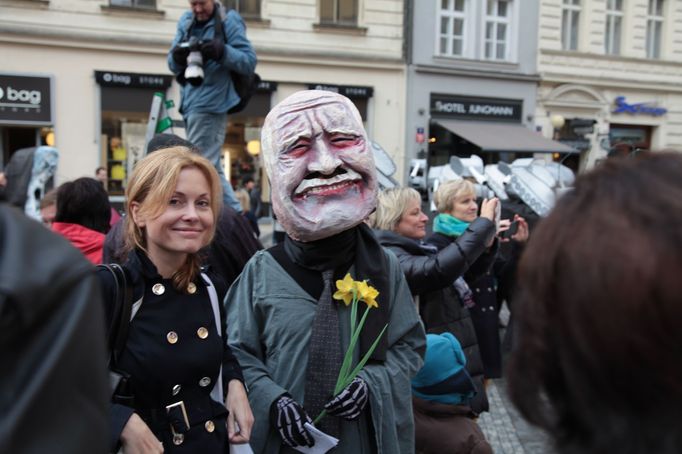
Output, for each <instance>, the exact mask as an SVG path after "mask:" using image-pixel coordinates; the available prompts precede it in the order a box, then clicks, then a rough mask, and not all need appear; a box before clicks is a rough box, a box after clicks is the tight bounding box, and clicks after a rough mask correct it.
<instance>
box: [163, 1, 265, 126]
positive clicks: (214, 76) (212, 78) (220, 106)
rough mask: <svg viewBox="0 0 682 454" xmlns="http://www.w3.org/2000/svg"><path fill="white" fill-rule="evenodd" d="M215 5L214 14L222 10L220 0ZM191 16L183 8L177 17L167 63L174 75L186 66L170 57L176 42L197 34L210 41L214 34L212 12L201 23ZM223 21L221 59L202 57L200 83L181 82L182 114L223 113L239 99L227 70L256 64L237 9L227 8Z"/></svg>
mask: <svg viewBox="0 0 682 454" xmlns="http://www.w3.org/2000/svg"><path fill="white" fill-rule="evenodd" d="M214 5H215V6H214V12H213V14H214V15H215V14H222V13H224V9H223V7H222V6H221V5H220V3H219V2H217V1H216V2H215V3H214ZM221 12H222V13H221ZM193 20H194V15H193V14H192V11H185V13H184V14H183V15H182V16H181V17H180V19H179V20H178V26H177V31H176V33H175V39H173V44H172V45H171V52H169V53H168V67H169V68H170V70H171V71H172V72H173V74H175V75H178V74H180V73H181V72H183V71H184V70H185V66H180V65H178V64H177V63H176V62H175V61H174V60H173V57H172V50H173V49H174V48H175V46H177V45H178V44H180V43H183V42H186V41H187V40H189V37H190V36H196V37H197V38H198V39H200V40H202V41H210V40H212V39H213V38H214V37H215V23H214V18H213V16H212V17H211V19H209V20H208V21H206V22H205V23H203V24H202V23H198V22H195V23H194V24H192V21H193ZM222 23H223V29H224V31H225V38H226V43H225V52H224V53H223V58H222V60H221V61H214V60H206V61H204V64H203V68H204V81H203V83H202V84H201V85H198V86H193V85H192V84H189V83H186V84H184V85H183V86H182V89H181V95H182V100H181V104H180V113H182V114H183V115H185V116H186V115H188V114H190V113H215V114H223V113H226V112H227V111H228V110H230V108H232V107H234V106H235V105H237V104H238V103H239V96H238V95H237V92H236V91H235V88H234V86H233V84H232V78H231V77H230V71H235V72H237V73H240V74H251V73H253V71H254V69H255V67H256V52H255V51H254V50H253V47H252V46H251V43H250V42H249V40H248V38H247V37H246V26H245V25H244V21H243V20H242V18H241V16H240V15H239V13H237V12H236V11H234V10H230V11H228V12H227V13H226V14H224V18H223V20H222ZM220 38H222V37H220Z"/></svg>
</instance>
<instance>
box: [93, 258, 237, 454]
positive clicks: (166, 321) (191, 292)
mask: <svg viewBox="0 0 682 454" xmlns="http://www.w3.org/2000/svg"><path fill="white" fill-rule="evenodd" d="M124 267H125V268H126V270H127V271H128V273H129V276H130V277H131V279H132V282H133V301H134V302H135V304H134V305H133V312H134V313H135V315H134V318H133V320H132V321H131V322H130V328H129V332H128V338H127V341H126V347H125V349H124V350H123V352H122V354H121V356H120V359H119V361H118V364H117V369H119V370H122V371H124V372H126V373H128V374H130V376H131V383H132V387H133V391H134V404H133V405H132V406H124V405H121V404H117V403H112V405H111V411H110V415H111V434H112V439H111V445H112V448H113V447H115V446H116V444H118V442H119V438H120V434H121V431H122V430H123V427H124V426H125V424H126V422H127V421H128V419H129V418H130V416H131V415H132V413H133V412H135V413H137V414H138V415H139V416H140V417H142V419H143V420H144V421H145V422H146V423H147V425H149V427H150V428H151V430H152V431H153V432H154V434H155V435H156V436H157V438H159V440H161V441H162V442H163V445H164V452H166V453H169V452H171V453H175V452H177V453H181V452H202V453H218V452H220V453H223V452H227V451H226V449H228V442H227V433H226V428H225V418H226V416H227V410H226V408H225V405H224V404H223V403H222V402H216V401H215V400H214V399H211V397H210V393H211V391H212V389H213V387H214V386H215V383H216V380H218V377H219V372H220V370H221V367H222V373H223V396H222V397H223V402H224V397H225V390H226V389H227V383H228V382H229V381H230V380H232V379H238V380H242V381H243V378H242V374H241V368H240V367H239V363H238V362H237V360H236V358H235V357H234V355H233V354H232V351H231V350H230V348H229V347H228V346H227V342H226V338H227V334H226V326H225V317H224V314H223V308H222V304H219V307H220V322H221V331H222V336H221V335H220V333H218V332H217V329H216V321H215V317H214V313H213V308H212V306H211V301H210V298H209V291H208V284H207V283H206V282H205V281H204V279H203V278H202V277H201V276H198V277H197V279H196V280H195V282H194V283H193V284H194V285H192V284H190V286H189V287H193V288H188V291H186V292H179V291H178V290H176V289H175V288H174V287H173V285H172V282H171V280H169V279H163V278H162V277H161V276H160V275H159V273H158V272H157V270H156V267H155V266H154V265H153V264H152V263H151V261H150V260H149V259H148V258H147V257H146V255H145V254H144V253H142V252H141V251H134V252H131V253H130V254H129V257H128V260H127V261H126V263H125V265H124ZM98 277H99V278H100V281H101V283H102V287H103V292H104V299H105V305H106V308H107V316H108V317H111V312H112V308H113V304H114V301H113V295H114V293H115V287H114V285H115V283H114V281H113V278H112V276H111V274H110V273H109V272H107V271H106V270H99V271H98ZM216 290H217V294H218V298H219V302H221V301H222V297H223V296H224V294H225V289H216ZM140 299H141V301H142V302H141V304H138V301H140ZM138 306H139V309H137V307H138ZM136 309H137V311H136ZM135 311H136V312H135ZM107 326H109V324H107ZM167 407H170V410H168V409H167Z"/></svg>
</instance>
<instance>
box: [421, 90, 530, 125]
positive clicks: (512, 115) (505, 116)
mask: <svg viewBox="0 0 682 454" xmlns="http://www.w3.org/2000/svg"><path fill="white" fill-rule="evenodd" d="M430 105H431V108H430V111H431V116H432V117H438V118H460V119H465V120H485V121H509V122H514V123H520V122H521V113H522V110H523V101H522V100H516V99H496V98H479V97H470V96H456V95H446V94H436V93H432V94H431V103H430Z"/></svg>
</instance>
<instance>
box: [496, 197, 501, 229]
mask: <svg viewBox="0 0 682 454" xmlns="http://www.w3.org/2000/svg"><path fill="white" fill-rule="evenodd" d="M501 219H502V202H500V201H499V200H498V201H497V205H495V231H496V232H497V231H498V230H500V220H501Z"/></svg>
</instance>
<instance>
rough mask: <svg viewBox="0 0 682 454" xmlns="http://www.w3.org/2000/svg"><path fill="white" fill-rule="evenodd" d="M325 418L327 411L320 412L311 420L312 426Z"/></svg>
mask: <svg viewBox="0 0 682 454" xmlns="http://www.w3.org/2000/svg"><path fill="white" fill-rule="evenodd" d="M325 416H327V410H322V411H321V412H320V414H319V415H317V418H315V419H314V420H313V426H314V425H316V424H317V423H318V422H320V419H322V418H324V417H325Z"/></svg>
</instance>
